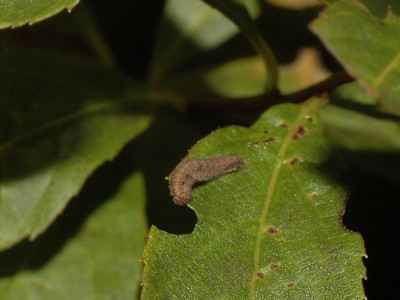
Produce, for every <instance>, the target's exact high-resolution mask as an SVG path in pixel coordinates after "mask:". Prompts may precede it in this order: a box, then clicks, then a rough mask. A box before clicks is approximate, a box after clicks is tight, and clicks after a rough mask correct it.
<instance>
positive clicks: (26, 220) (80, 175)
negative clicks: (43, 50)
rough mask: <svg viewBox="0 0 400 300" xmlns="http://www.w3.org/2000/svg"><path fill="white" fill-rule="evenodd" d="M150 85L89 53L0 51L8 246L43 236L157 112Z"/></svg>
mask: <svg viewBox="0 0 400 300" xmlns="http://www.w3.org/2000/svg"><path fill="white" fill-rule="evenodd" d="M145 97H146V95H145V94H144V92H143V89H142V88H140V87H139V86H137V85H135V84H133V83H132V82H131V81H130V80H129V79H128V78H126V77H125V76H123V75H121V74H120V73H118V72H115V71H113V70H111V69H108V68H103V67H100V66H98V65H96V64H93V63H90V62H88V61H85V60H83V59H73V58H60V57H56V56H51V55H44V54H35V55H28V54H26V55H25V54H11V53H8V54H7V53H3V54H2V55H1V56H0V107H1V110H0V164H1V175H0V249H3V248H6V247H9V246H10V245H12V244H14V243H15V242H17V241H19V240H21V239H23V238H25V237H27V236H29V237H30V238H31V239H33V238H35V237H36V236H37V235H38V234H39V233H40V232H42V231H43V230H44V229H45V228H46V227H47V226H48V225H49V224H50V223H51V222H52V220H53V219H54V218H55V217H56V216H57V215H58V214H59V213H60V212H61V211H62V209H63V208H64V207H65V205H66V204H67V203H68V201H69V200H70V199H71V197H73V196H75V195H76V194H77V193H78V191H79V189H80V188H81V186H82V184H83V183H84V181H85V180H86V178H87V177H88V176H89V175H90V174H91V172H92V171H93V170H94V169H95V168H96V167H98V166H99V165H100V164H102V163H103V162H104V161H106V160H109V159H112V158H113V157H114V156H115V155H116V154H117V153H118V152H119V150H120V149H121V148H122V147H123V146H124V144H126V143H127V142H128V141H130V140H131V139H132V138H133V137H135V136H136V135H138V134H139V133H140V132H142V131H143V130H144V129H145V128H146V127H147V125H148V124H149V122H150V120H151V118H150V115H149V112H148V108H149V104H147V102H145V101H141V100H144V99H145Z"/></svg>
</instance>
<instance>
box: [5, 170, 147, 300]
mask: <svg viewBox="0 0 400 300" xmlns="http://www.w3.org/2000/svg"><path fill="white" fill-rule="evenodd" d="M79 200H80V202H86V201H93V199H90V198H89V199H79ZM144 204H145V192H144V182H143V178H142V176H141V174H140V173H135V174H134V175H132V176H130V177H129V178H128V179H127V180H126V181H125V182H124V183H123V184H122V186H121V187H120V189H119V190H118V191H117V192H116V193H115V194H114V195H113V196H112V197H111V198H110V199H109V201H107V202H106V203H105V204H103V205H102V206H101V207H100V208H98V209H97V210H96V211H95V212H94V213H93V214H92V216H90V218H88V219H87V220H86V221H85V223H84V224H83V226H82V227H81V229H80V231H79V233H78V234H76V236H73V237H72V238H71V239H70V240H68V241H67V242H66V244H65V245H63V246H62V248H61V249H59V251H57V252H56V254H55V255H54V256H53V257H51V258H50V259H49V258H48V257H46V259H49V260H48V261H47V262H46V263H45V264H42V265H40V264H39V267H38V257H40V255H41V252H44V253H47V252H48V249H49V248H53V247H54V245H52V243H54V242H55V240H56V239H57V234H56V233H57V232H53V235H56V236H53V237H47V236H46V234H48V233H46V234H45V235H44V236H43V237H44V238H42V237H41V238H39V239H38V240H37V241H35V242H34V244H32V245H28V247H27V248H26V249H23V250H25V251H22V252H21V253H18V251H16V250H18V249H12V250H9V253H3V254H0V274H1V275H2V276H1V278H0V298H1V299H9V300H12V299H15V300H20V299H25V300H31V299H32V300H33V299H40V300H45V299H49V300H57V299H88V300H89V299H134V297H136V295H137V293H138V288H139V282H140V273H141V264H140V261H139V258H140V255H141V252H142V249H143V244H144V240H145V235H146V227H147V225H146V220H145V217H144V216H145V214H144V213H145V212H144V211H145V205H144ZM74 221H76V220H74ZM66 223H67V224H68V225H71V221H69V222H68V221H66ZM61 227H62V226H61ZM65 227H68V226H66V225H64V228H65ZM17 248H18V247H17ZM11 266H14V267H15V268H16V270H15V271H14V272H12V273H10V272H8V276H7V277H5V276H4V275H5V274H7V271H6V270H7V269H8V268H10V267H11ZM35 266H36V267H35Z"/></svg>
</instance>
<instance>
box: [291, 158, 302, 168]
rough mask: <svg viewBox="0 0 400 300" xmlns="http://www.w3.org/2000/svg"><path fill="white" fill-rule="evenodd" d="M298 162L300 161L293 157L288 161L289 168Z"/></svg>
mask: <svg viewBox="0 0 400 300" xmlns="http://www.w3.org/2000/svg"><path fill="white" fill-rule="evenodd" d="M299 161H300V159H299V158H298V157H293V158H292V159H291V160H289V164H290V165H291V166H294V165H295V164H297V163H298V162H299Z"/></svg>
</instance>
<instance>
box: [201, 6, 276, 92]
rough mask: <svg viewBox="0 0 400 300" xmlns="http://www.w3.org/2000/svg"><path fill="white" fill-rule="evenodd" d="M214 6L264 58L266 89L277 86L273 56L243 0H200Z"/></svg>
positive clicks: (269, 90) (268, 90)
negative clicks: (266, 74)
mask: <svg viewBox="0 0 400 300" xmlns="http://www.w3.org/2000/svg"><path fill="white" fill-rule="evenodd" d="M202 1H204V2H206V3H207V4H209V5H211V6H213V7H215V8H216V9H218V10H219V11H220V12H221V13H223V14H224V15H225V16H227V17H228V18H229V19H230V20H231V21H232V22H233V23H235V24H236V26H237V27H238V28H239V29H240V31H241V33H242V34H243V35H244V36H245V37H246V38H247V40H248V41H249V42H250V44H251V45H252V46H253V48H254V49H255V50H256V51H257V52H258V54H259V55H260V56H261V57H262V58H263V59H264V63H265V66H266V69H267V73H268V76H267V78H266V79H267V80H266V85H265V86H266V87H265V88H266V91H267V92H271V91H272V90H274V89H275V88H276V86H277V82H278V66H277V63H276V59H275V56H274V54H273V52H272V51H271V49H270V48H269V46H268V44H267V42H266V41H265V39H264V38H263V36H262V34H261V33H260V31H259V30H258V28H257V26H256V25H255V22H254V21H253V20H252V18H251V16H250V13H249V9H248V4H247V3H251V2H248V1H244V0H229V1H227V0H202Z"/></svg>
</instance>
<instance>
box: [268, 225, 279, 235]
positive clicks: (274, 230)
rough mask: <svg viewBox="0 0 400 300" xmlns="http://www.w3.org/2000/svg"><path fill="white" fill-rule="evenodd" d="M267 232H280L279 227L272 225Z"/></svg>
mask: <svg viewBox="0 0 400 300" xmlns="http://www.w3.org/2000/svg"><path fill="white" fill-rule="evenodd" d="M267 232H268V233H270V234H275V233H277V232H278V229H277V228H275V227H272V226H271V227H268V228H267Z"/></svg>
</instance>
